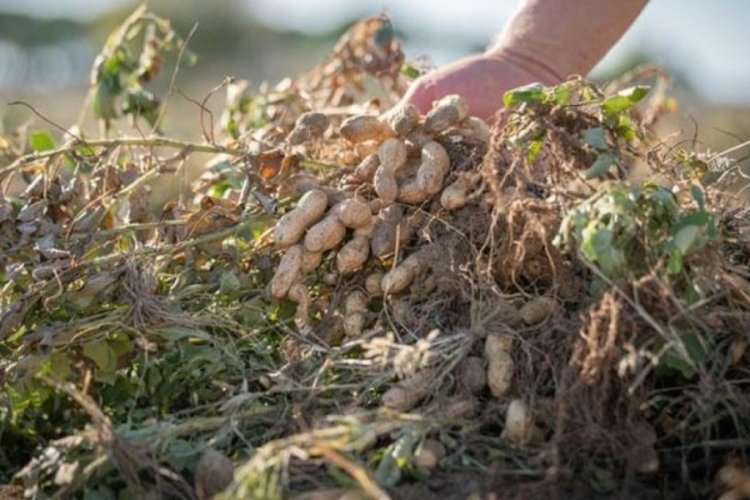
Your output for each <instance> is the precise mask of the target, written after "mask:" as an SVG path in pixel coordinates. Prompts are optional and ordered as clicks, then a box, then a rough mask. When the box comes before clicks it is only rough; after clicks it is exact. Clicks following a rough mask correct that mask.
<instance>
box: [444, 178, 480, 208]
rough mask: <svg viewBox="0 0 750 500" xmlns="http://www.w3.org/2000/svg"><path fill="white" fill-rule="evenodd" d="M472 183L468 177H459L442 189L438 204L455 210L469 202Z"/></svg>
mask: <svg viewBox="0 0 750 500" xmlns="http://www.w3.org/2000/svg"><path fill="white" fill-rule="evenodd" d="M471 188H472V185H471V182H469V180H468V179H465V178H463V177H460V178H459V179H457V180H456V182H454V183H453V184H451V185H450V186H448V187H446V188H445V189H443V192H442V194H441V195H440V205H442V207H443V208H444V209H446V210H457V209H459V208H462V207H464V206H465V205H466V204H467V203H468V202H469V192H470V191H471Z"/></svg>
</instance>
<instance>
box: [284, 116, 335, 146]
mask: <svg viewBox="0 0 750 500" xmlns="http://www.w3.org/2000/svg"><path fill="white" fill-rule="evenodd" d="M328 123H329V122H328V117H327V116H326V115H324V114H323V113H317V112H314V111H311V112H308V113H303V114H301V115H300V116H299V118H297V121H296V123H295V124H294V128H293V129H292V131H291V132H289V135H288V136H287V142H288V143H289V144H291V145H292V146H295V145H297V144H302V143H303V142H306V141H309V140H310V139H316V138H318V137H320V136H322V135H323V133H324V132H325V131H326V129H327V128H328Z"/></svg>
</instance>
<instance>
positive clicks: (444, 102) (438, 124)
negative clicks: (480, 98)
mask: <svg viewBox="0 0 750 500" xmlns="http://www.w3.org/2000/svg"><path fill="white" fill-rule="evenodd" d="M466 113H467V108H466V102H465V101H464V100H463V98H462V97H461V96H459V95H457V94H451V95H447V96H445V97H443V98H442V99H440V100H439V101H437V102H436V103H434V104H433V107H432V109H431V110H430V111H429V113H427V116H425V119H424V128H425V130H426V131H427V132H431V133H438V132H442V131H444V130H446V129H448V128H450V127H452V126H454V125H457V124H458V123H459V122H461V121H462V120H463V119H464V118H466Z"/></svg>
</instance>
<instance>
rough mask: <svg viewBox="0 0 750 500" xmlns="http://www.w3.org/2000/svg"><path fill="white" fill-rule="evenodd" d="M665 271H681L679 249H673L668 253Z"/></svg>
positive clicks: (676, 272)
mask: <svg viewBox="0 0 750 500" xmlns="http://www.w3.org/2000/svg"><path fill="white" fill-rule="evenodd" d="M667 272H668V273H669V274H672V275H675V274H680V273H681V272H682V252H680V251H679V250H675V251H673V252H672V253H671V254H669V260H668V261H667Z"/></svg>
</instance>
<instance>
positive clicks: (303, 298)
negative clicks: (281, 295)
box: [288, 283, 312, 326]
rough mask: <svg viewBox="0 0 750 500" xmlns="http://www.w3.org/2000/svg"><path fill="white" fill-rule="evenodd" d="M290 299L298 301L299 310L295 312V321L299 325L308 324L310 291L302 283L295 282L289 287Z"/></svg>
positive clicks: (310, 301)
mask: <svg viewBox="0 0 750 500" xmlns="http://www.w3.org/2000/svg"><path fill="white" fill-rule="evenodd" d="M288 296H289V300H291V301H292V302H296V303H297V310H296V311H295V313H294V321H295V323H296V324H297V326H302V325H306V324H307V323H308V320H309V317H310V305H311V304H312V299H311V298H310V291H309V290H308V289H307V287H306V286H305V285H303V284H302V283H295V284H294V285H292V287H291V288H290V289H289V295H288Z"/></svg>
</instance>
